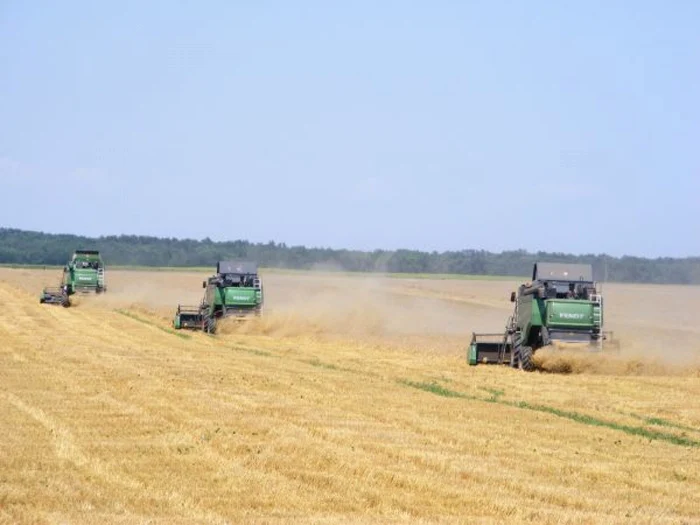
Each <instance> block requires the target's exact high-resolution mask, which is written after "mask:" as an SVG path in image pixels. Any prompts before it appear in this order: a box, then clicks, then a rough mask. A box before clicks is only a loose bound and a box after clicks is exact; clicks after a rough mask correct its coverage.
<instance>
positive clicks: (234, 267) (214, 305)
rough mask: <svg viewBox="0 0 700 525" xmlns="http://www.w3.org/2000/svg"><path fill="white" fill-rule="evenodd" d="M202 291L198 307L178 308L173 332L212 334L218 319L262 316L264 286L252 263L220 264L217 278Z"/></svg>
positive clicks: (228, 262) (221, 262)
mask: <svg viewBox="0 0 700 525" xmlns="http://www.w3.org/2000/svg"><path fill="white" fill-rule="evenodd" d="M202 287H203V288H204V289H205V291H204V298H203V299H202V303H201V304H200V305H199V306H183V305H178V307H177V312H176V313H175V319H174V320H173V326H174V327H175V328H176V329H181V328H187V329H190V330H204V331H205V332H208V333H210V334H213V333H214V332H215V331H216V322H217V320H218V319H221V318H224V317H236V318H238V319H246V318H250V317H251V316H260V315H262V312H263V303H264V294H263V283H262V279H261V278H260V276H259V275H258V267H257V265H256V264H254V263H250V262H235V261H219V262H218V263H217V265H216V275H213V276H212V277H209V279H207V280H206V281H204V282H203V283H202Z"/></svg>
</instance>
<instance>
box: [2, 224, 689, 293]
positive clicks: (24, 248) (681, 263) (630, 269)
mask: <svg viewBox="0 0 700 525" xmlns="http://www.w3.org/2000/svg"><path fill="white" fill-rule="evenodd" d="M78 248H83V249H98V250H100V252H101V253H102V256H103V258H104V260H105V263H106V264H107V266H109V265H119V266H171V267H188V266H189V267H191V266H205V267H206V266H209V267H211V268H212V269H213V268H214V266H215V264H216V261H219V260H225V259H240V260H250V261H254V262H257V263H258V265H260V266H261V267H264V268H288V269H327V270H342V271H348V272H389V273H433V274H468V275H504V276H507V275H512V276H520V277H527V276H529V275H530V272H531V271H532V264H533V263H534V262H536V261H549V262H572V263H573V262H576V263H591V264H592V265H593V273H594V277H595V278H596V279H597V280H601V281H602V280H606V281H616V282H637V283H659V284H700V257H688V258H683V259H673V258H666V257H664V258H658V259H646V258H641V257H627V256H625V257H611V256H608V255H600V254H599V255H593V254H587V255H571V254H564V253H547V252H537V253H531V252H527V251H525V250H514V251H504V252H501V253H491V252H487V251H484V250H471V249H470V250H460V251H448V252H441V253H438V252H421V251H416V250H396V251H387V250H375V251H372V252H364V251H358V250H334V249H330V248H306V247H304V246H287V245H286V244H285V243H275V242H272V241H270V242H268V243H252V242H248V241H244V240H237V241H227V242H214V241H212V240H210V239H204V240H201V241H198V240H191V239H174V238H173V239H168V238H157V237H143V236H136V235H119V236H106V237H99V238H89V237H80V236H77V235H62V234H61V235H56V234H47V233H40V232H30V231H23V230H17V229H9V228H0V264H39V265H62V264H65V262H66V261H67V260H68V258H69V256H70V255H71V253H72V252H73V250H75V249H78Z"/></svg>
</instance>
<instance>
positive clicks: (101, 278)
mask: <svg viewBox="0 0 700 525" xmlns="http://www.w3.org/2000/svg"><path fill="white" fill-rule="evenodd" d="M97 286H99V287H100V288H104V286H105V269H104V268H98V269H97Z"/></svg>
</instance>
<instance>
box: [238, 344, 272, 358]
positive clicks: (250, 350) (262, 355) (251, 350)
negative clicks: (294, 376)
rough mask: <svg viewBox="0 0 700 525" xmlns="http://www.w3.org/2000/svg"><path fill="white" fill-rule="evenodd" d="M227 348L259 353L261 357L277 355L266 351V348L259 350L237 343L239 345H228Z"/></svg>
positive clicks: (254, 353)
mask: <svg viewBox="0 0 700 525" xmlns="http://www.w3.org/2000/svg"><path fill="white" fill-rule="evenodd" d="M226 348H230V349H231V350H237V351H239V352H246V353H248V354H253V355H259V356H261V357H276V356H275V355H274V354H272V353H271V352H266V351H265V350H258V349H257V348H251V347H249V346H240V345H237V346H227V347H226Z"/></svg>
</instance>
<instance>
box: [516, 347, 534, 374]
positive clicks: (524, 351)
mask: <svg viewBox="0 0 700 525" xmlns="http://www.w3.org/2000/svg"><path fill="white" fill-rule="evenodd" d="M518 363H519V366H520V369H521V370H526V371H528V372H530V371H532V370H534V369H535V364H534V363H533V362H532V347H531V346H521V347H520V354H519V358H518Z"/></svg>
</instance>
